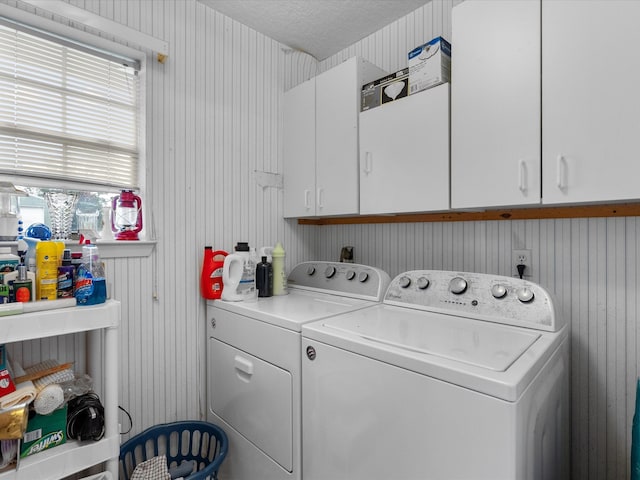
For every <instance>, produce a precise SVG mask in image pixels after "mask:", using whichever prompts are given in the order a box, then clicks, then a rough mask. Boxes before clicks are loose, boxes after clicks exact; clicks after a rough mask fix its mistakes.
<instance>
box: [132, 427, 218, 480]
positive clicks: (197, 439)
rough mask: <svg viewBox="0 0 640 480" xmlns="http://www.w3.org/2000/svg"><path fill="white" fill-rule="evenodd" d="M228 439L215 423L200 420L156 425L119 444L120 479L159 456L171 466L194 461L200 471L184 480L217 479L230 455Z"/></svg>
mask: <svg viewBox="0 0 640 480" xmlns="http://www.w3.org/2000/svg"><path fill="white" fill-rule="evenodd" d="M228 449H229V440H228V439H227V435H226V434H225V433H224V431H223V430H222V429H221V428H220V427H218V426H217V425H214V424H213V423H208V422H202V421H198V420H193V421H184V422H173V423H165V424H162V425H155V426H153V427H150V428H148V429H146V430H145V431H144V432H141V433H139V434H138V435H136V436H135V437H132V438H130V439H129V440H127V441H126V442H125V443H124V444H122V446H121V447H120V477H119V478H120V480H129V478H130V476H131V474H132V473H133V471H134V470H135V468H136V465H138V464H139V463H142V462H144V461H146V460H149V459H151V458H153V457H157V456H158V455H165V456H166V457H167V463H168V466H169V467H170V468H171V467H175V466H178V465H180V464H181V463H182V462H183V461H189V460H195V461H196V462H197V471H195V472H193V473H192V474H191V475H189V476H188V477H185V480H215V479H217V476H218V469H219V468H220V465H221V464H222V461H223V460H224V459H225V457H226V456H227V451H228Z"/></svg>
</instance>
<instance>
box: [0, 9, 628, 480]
mask: <svg viewBox="0 0 640 480" xmlns="http://www.w3.org/2000/svg"><path fill="white" fill-rule="evenodd" d="M0 1H2V2H3V3H8V4H10V5H14V6H16V5H17V6H18V7H19V8H25V9H28V10H31V11H33V8H32V7H29V6H25V5H23V4H20V2H19V1H18V0H0ZM71 3H73V4H74V5H76V6H79V7H82V8H85V9H87V10H90V11H92V12H94V13H98V14H100V15H102V16H104V17H107V18H110V19H112V20H115V21H118V22H120V23H123V24H126V25H128V26H129V27H132V28H136V29H138V30H140V31H142V32H144V33H147V34H150V35H153V36H155V37H159V38H162V39H164V40H166V41H168V42H169V43H170V53H169V58H168V59H167V62H166V63H165V64H159V63H157V62H155V61H150V62H149V65H148V72H147V73H148V75H147V85H148V92H147V96H146V104H147V105H146V114H147V137H146V143H147V145H146V147H147V174H146V178H147V192H146V193H147V195H146V197H145V205H147V206H149V208H150V210H149V211H148V214H147V217H146V218H145V223H146V224H147V225H148V226H149V227H150V231H153V232H156V237H157V241H158V243H157V247H156V249H155V251H154V253H153V254H152V255H151V256H150V257H148V258H146V257H145V258H133V259H131V258H130V259H120V260H109V261H108V264H107V270H108V280H109V282H111V283H112V285H113V289H112V294H113V296H114V297H115V298H117V299H119V300H121V301H122V306H123V315H122V322H123V323H122V329H121V334H120V338H121V364H120V373H121V375H122V382H121V392H120V404H121V405H122V406H123V407H125V408H126V409H127V410H129V411H130V412H131V414H132V416H133V420H134V426H133V430H132V434H133V433H137V432H139V431H141V430H142V429H143V428H145V427H147V426H149V425H152V424H155V423H161V422H168V421H173V420H177V419H185V418H198V417H203V416H204V415H205V410H206V403H205V402H206V399H205V390H204V379H205V376H204V375H205V363H204V362H205V351H204V349H205V338H204V335H205V323H204V322H205V303H204V301H203V300H202V299H201V298H200V296H199V293H198V279H199V269H200V261H201V256H202V249H203V247H204V245H213V246H214V248H216V249H226V250H230V249H231V248H232V246H233V245H234V244H235V243H236V242H237V241H248V242H250V244H251V245H252V246H261V245H267V244H273V243H275V242H276V241H277V240H281V241H282V242H283V244H284V246H285V248H286V250H287V264H288V266H289V267H290V266H291V265H293V264H295V263H297V262H299V261H303V260H310V259H314V258H317V259H327V260H337V259H338V258H339V253H340V248H341V247H342V246H343V245H353V246H354V247H355V255H356V261H358V262H362V263H369V264H372V265H375V266H378V267H381V268H383V269H385V270H386V271H388V272H389V274H390V275H396V274H398V273H400V272H402V271H405V270H409V269H414V268H436V269H454V270H471V271H478V272H490V273H500V274H508V273H509V270H510V268H511V267H510V258H511V249H512V248H530V249H531V250H532V253H533V258H534V271H533V275H534V278H533V279H534V280H535V281H537V282H539V283H541V284H543V285H545V286H546V287H547V288H549V289H550V290H552V291H553V292H555V294H556V296H557V297H558V301H559V304H560V308H561V311H562V314H563V315H565V316H566V318H568V319H569V320H570V322H571V326H572V337H571V338H572V340H571V348H572V365H571V366H572V380H571V382H572V407H573V411H572V414H573V422H572V433H573V434H572V452H573V453H572V463H573V478H574V479H580V480H583V479H592V480H601V479H611V480H614V479H616V480H617V479H624V478H628V477H629V455H630V452H629V449H630V426H631V421H632V416H633V406H634V401H635V380H636V378H637V375H638V364H639V363H638V362H639V359H638V358H637V356H638V355H637V353H638V346H639V345H640V331H638V330H637V329H636V323H637V320H638V317H639V314H640V294H639V286H640V285H639V284H638V282H639V281H640V280H639V278H638V277H639V275H640V252H639V251H638V250H639V247H638V246H639V244H640V221H639V220H637V219H635V218H626V219H607V220H605V219H589V220H587V219H577V220H541V221H536V220H527V221H501V222H460V223H424V224H417V223H416V224H380V225H357V226H324V227H314V226H300V225H297V224H296V222H295V221H294V220H286V221H285V220H283V219H282V192H281V191H280V190H278V189H275V188H262V187H260V186H258V185H257V184H256V182H255V172H256V171H264V172H271V173H279V174H281V173H282V159H281V157H282V155H281V154H282V128H281V127H282V118H281V116H282V108H281V100H282V93H283V92H284V91H286V90H287V89H289V88H291V87H292V86H295V85H297V84H299V83H301V82H302V81H304V80H306V79H308V78H310V77H311V76H313V75H315V74H316V73H317V72H319V71H324V70H326V69H328V68H330V67H331V66H333V65H336V64H337V63H339V62H340V61H342V60H344V59H346V58H348V57H350V56H352V55H355V54H358V55H362V56H363V57H365V58H366V59H368V60H369V61H371V62H373V63H375V64H377V65H378V66H380V67H381V68H384V69H385V70H388V71H396V70H398V69H400V68H402V67H404V66H406V54H407V52H408V51H409V50H411V49H412V48H413V47H415V46H417V45H419V44H421V43H423V42H425V41H428V40H430V39H431V38H433V37H435V36H437V35H443V36H444V37H445V38H448V39H450V37H451V35H450V33H451V8H452V7H453V5H455V4H456V3H458V0H443V1H438V0H433V1H432V2H431V3H429V4H427V5H425V6H424V7H423V8H421V9H418V10H416V11H415V12H414V13H412V14H410V15H407V16H406V17H404V18H401V19H400V20H398V21H397V22H394V23H392V24H391V25H388V26H387V27H385V28H383V29H382V30H380V31H378V32H376V33H375V34H373V35H371V36H369V37H367V38H365V39H363V40H362V41H360V42H358V43H356V44H354V45H352V46H351V47H349V48H348V49H346V50H345V51H343V52H340V53H339V54H337V55H335V56H333V57H331V58H329V59H327V60H326V61H323V62H321V63H319V64H318V63H317V62H316V61H315V60H314V59H313V58H311V57H309V56H308V55H306V54H304V53H301V52H296V51H292V50H291V49H289V48H287V47H285V46H283V45H281V44H279V43H277V42H275V41H273V40H271V39H269V38H266V37H264V36H263V35H261V34H258V33H256V32H255V31H253V30H251V29H249V28H248V27H246V26H243V25H241V24H239V23H237V22H234V21H232V20H230V19H229V18H227V17H225V16H223V15H221V14H218V13H217V12H215V11H213V10H211V9H209V8H206V7H204V6H203V5H201V4H198V3H196V2H195V1H194V0H71ZM37 13H39V14H40V13H41V12H39V11H38V12H37ZM453 54H454V55H455V45H453ZM79 344H80V342H78V340H77V339H74V338H62V339H56V340H47V341H41V342H32V343H29V344H25V345H24V346H23V347H22V349H21V351H20V352H18V354H19V355H20V356H21V357H22V358H24V359H25V360H27V361H29V360H34V361H37V360H39V359H40V358H42V359H46V358H48V357H50V356H59V357H61V359H63V360H66V359H67V358H70V357H72V354H71V353H69V352H70V351H72V350H74V349H75V348H76V347H78V346H79ZM76 358H77V359H78V360H77V365H82V358H81V357H80V356H76ZM122 424H123V427H124V426H126V425H127V420H126V418H124V417H123V418H122ZM125 438H126V437H123V439H125Z"/></svg>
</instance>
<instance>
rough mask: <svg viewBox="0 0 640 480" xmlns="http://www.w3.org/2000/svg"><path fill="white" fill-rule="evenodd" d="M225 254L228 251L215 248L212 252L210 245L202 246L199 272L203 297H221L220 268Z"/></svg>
mask: <svg viewBox="0 0 640 480" xmlns="http://www.w3.org/2000/svg"><path fill="white" fill-rule="evenodd" d="M227 255H228V253H227V252H225V251H224V250H216V251H215V252H214V251H213V248H212V247H210V246H206V247H204V258H203V260H202V270H201V273H200V294H201V295H202V297H203V298H206V299H208V300H215V299H218V298H220V297H221V295H222V289H223V283H222V269H223V267H224V258H225V257H226V256H227ZM221 259H222V260H221Z"/></svg>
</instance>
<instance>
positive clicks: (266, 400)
mask: <svg viewBox="0 0 640 480" xmlns="http://www.w3.org/2000/svg"><path fill="white" fill-rule="evenodd" d="M209 342H210V344H209V348H210V349H211V363H210V365H209V367H210V368H211V381H212V385H213V388H212V389H211V392H210V395H211V401H210V402H211V408H212V410H213V412H214V413H215V414H216V415H218V416H219V417H220V418H222V419H223V420H224V421H225V422H227V423H228V424H229V425H231V426H232V427H233V428H235V429H236V430H237V431H238V432H239V433H240V434H241V435H243V436H244V437H245V438H246V439H247V440H249V441H250V442H251V443H253V444H254V445H256V446H257V447H258V448H260V449H261V450H262V451H263V452H264V453H265V454H266V455H268V456H269V457H271V458H272V459H273V460H275V461H276V462H278V464H280V465H281V466H282V468H284V469H286V470H287V471H289V472H290V471H292V468H293V465H292V463H293V438H292V432H293V426H292V422H293V417H292V415H293V413H292V412H293V410H292V398H293V392H292V389H293V387H292V379H291V374H290V373H289V372H287V371H286V370H283V369H281V368H279V367H276V366H275V365H272V364H270V363H268V362H265V361H263V360H260V359H259V358H257V357H254V356H253V355H249V354H248V353H246V352H244V351H242V350H238V349H237V348H234V347H232V346H230V345H228V344H226V343H224V342H221V341H219V340H216V339H215V338H209Z"/></svg>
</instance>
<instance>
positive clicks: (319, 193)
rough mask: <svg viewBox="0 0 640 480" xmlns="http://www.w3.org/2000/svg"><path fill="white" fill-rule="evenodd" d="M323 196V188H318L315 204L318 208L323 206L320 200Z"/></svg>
mask: <svg viewBox="0 0 640 480" xmlns="http://www.w3.org/2000/svg"><path fill="white" fill-rule="evenodd" d="M323 198H324V188H319V189H318V193H317V196H316V205H318V208H322V207H324V204H323V202H322V199H323Z"/></svg>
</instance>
